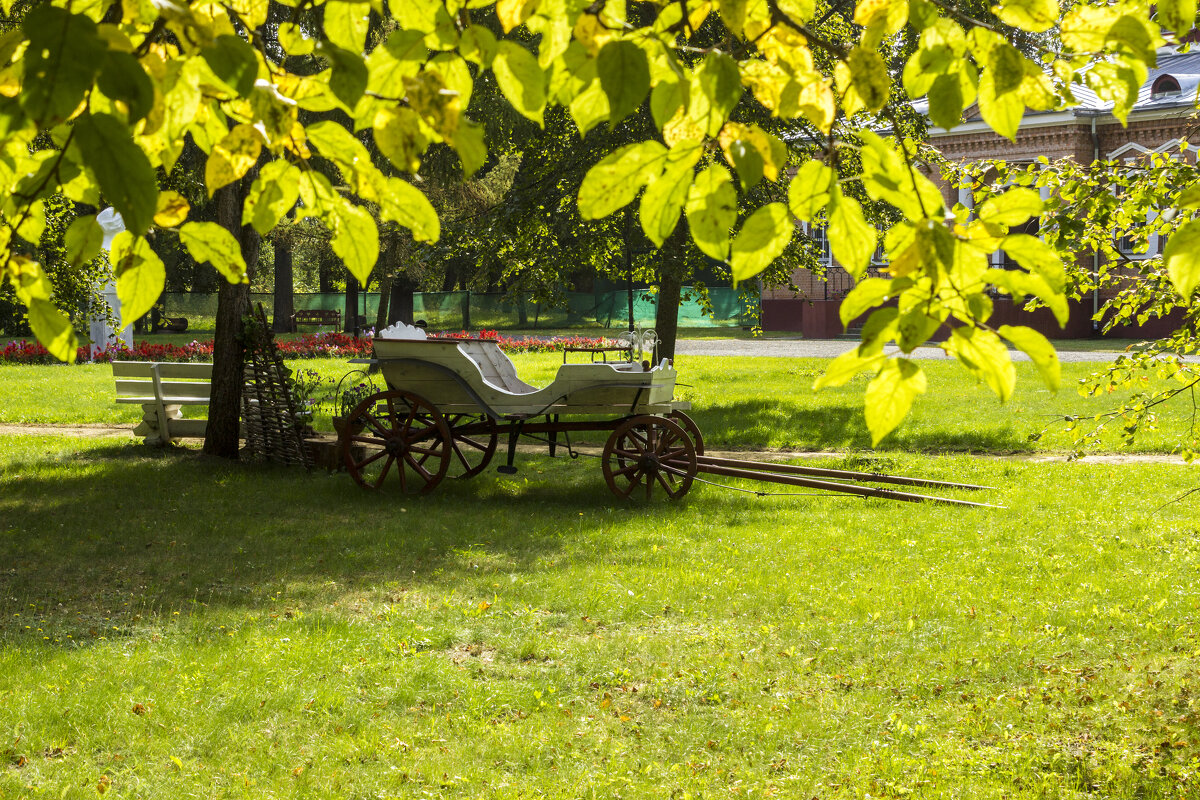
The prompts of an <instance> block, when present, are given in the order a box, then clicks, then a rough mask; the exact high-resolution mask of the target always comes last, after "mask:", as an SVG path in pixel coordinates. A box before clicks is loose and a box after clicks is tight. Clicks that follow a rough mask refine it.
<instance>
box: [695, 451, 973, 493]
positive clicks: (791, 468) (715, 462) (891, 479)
mask: <svg viewBox="0 0 1200 800" xmlns="http://www.w3.org/2000/svg"><path fill="white" fill-rule="evenodd" d="M697 461H699V463H700V468H701V469H703V468H704V466H705V465H711V466H717V467H733V468H735V469H750V470H756V471H759V472H783V473H787V474H790V475H810V476H812V477H817V478H842V479H845V480H852V481H867V482H870V483H892V484H899V485H901V486H933V487H940V488H943V489H990V488H992V487H990V486H977V485H975V484H973V483H951V482H949V481H934V480H927V479H925V478H907V477H904V476H903V475H884V474H883V473H880V472H855V471H853V470H847V469H823V468H819V467H805V466H800V465H797V464H779V463H776V462H771V461H748V460H745V459H737V458H720V457H718V456H705V455H701V456H697Z"/></svg>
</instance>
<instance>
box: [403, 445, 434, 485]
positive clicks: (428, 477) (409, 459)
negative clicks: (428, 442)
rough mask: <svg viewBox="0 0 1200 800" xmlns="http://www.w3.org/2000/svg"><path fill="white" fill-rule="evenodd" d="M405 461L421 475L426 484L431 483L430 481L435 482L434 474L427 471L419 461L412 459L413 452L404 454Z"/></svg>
mask: <svg viewBox="0 0 1200 800" xmlns="http://www.w3.org/2000/svg"><path fill="white" fill-rule="evenodd" d="M404 460H405V461H407V462H408V463H409V466H411V467H412V468H413V470H414V471H415V472H416V473H417V474H418V475H420V476H421V477H422V478H424V479H425V483H429V482H430V481H432V480H433V474H432V473H430V472H429V470H427V469H425V467H423V466H421V464H419V463H418V462H417V461H415V460H414V459H413V457H412V453H411V452H409V453H405V454H404Z"/></svg>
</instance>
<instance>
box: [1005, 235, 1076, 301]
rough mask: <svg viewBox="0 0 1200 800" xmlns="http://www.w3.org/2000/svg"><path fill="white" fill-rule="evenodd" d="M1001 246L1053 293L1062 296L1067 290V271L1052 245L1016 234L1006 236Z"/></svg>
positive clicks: (1033, 237) (1035, 238) (1028, 236)
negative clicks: (1035, 274)
mask: <svg viewBox="0 0 1200 800" xmlns="http://www.w3.org/2000/svg"><path fill="white" fill-rule="evenodd" d="M1000 246H1001V247H1002V248H1003V249H1004V252H1006V253H1008V255H1010V256H1011V257H1013V258H1015V259H1016V260H1017V262H1018V263H1019V264H1020V265H1021V266H1023V267H1025V268H1026V269H1028V270H1029V271H1030V272H1036V273H1037V274H1038V275H1040V276H1041V277H1042V278H1043V279H1045V281H1046V286H1047V287H1048V288H1050V289H1051V290H1052V291H1054V292H1055V293H1060V294H1061V293H1062V292H1063V291H1064V290H1065V288H1066V284H1067V271H1066V269H1065V268H1064V267H1063V263H1062V258H1061V257H1060V256H1059V255H1058V253H1056V252H1055V251H1054V248H1052V247H1051V246H1050V245H1048V244H1046V243H1045V242H1044V241H1042V240H1041V239H1039V238H1037V237H1036V236H1030V235H1029V234H1027V233H1014V234H1012V235H1010V236H1005V237H1004V239H1003V240H1002V241H1001V242H1000ZM1038 296H1039V297H1040V296H1041V295H1040V294H1039V295H1038Z"/></svg>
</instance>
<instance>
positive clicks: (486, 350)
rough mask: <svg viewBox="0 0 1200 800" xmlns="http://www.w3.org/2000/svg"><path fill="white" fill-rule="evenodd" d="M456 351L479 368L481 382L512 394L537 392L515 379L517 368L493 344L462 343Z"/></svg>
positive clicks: (532, 387) (498, 347)
mask: <svg viewBox="0 0 1200 800" xmlns="http://www.w3.org/2000/svg"><path fill="white" fill-rule="evenodd" d="M458 350H459V352H461V353H462V354H463V355H465V356H466V357H467V358H469V359H471V361H473V362H474V363H475V365H476V366H477V367H479V373H480V374H481V375H482V376H483V380H484V381H485V382H486V383H488V384H490V385H491V386H493V387H495V388H497V389H502V390H503V391H506V392H511V393H513V394H529V393H531V392H536V391H537V390H538V389H537V387H536V386H530V385H529V384H528V383H526V382H525V381H523V380H521V379H520V378H518V377H517V368H516V367H515V366H513V363H512V359H510V358H509V357H508V356H507V355H505V354H504V351H502V350H501V349H500V345H498V344H496V343H495V342H487V341H478V340H476V341H464V342H460V343H459V345H458Z"/></svg>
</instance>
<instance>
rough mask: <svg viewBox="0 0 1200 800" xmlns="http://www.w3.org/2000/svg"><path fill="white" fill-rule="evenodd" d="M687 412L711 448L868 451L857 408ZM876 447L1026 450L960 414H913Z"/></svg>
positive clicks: (785, 404) (749, 406) (747, 404)
mask: <svg viewBox="0 0 1200 800" xmlns="http://www.w3.org/2000/svg"><path fill="white" fill-rule="evenodd" d="M689 414H690V415H691V416H692V418H693V419H695V420H696V424H697V425H698V426H699V427H700V430H701V432H702V433H703V435H704V441H705V446H706V447H708V448H710V449H734V450H741V449H745V450H756V449H771V448H778V449H785V450H816V451H820V450H843V449H851V450H869V449H872V447H871V434H870V432H869V431H868V430H867V424H866V420H865V419H864V417H863V411H862V407H861V406H860V405H854V406H849V405H847V406H837V405H830V406H818V407H813V406H811V405H808V404H802V403H800V402H794V401H789V400H786V399H781V400H774V399H772V400H770V401H755V400H750V401H742V402H736V403H727V404H713V405H708V406H705V407H704V408H702V409H695V410H693V411H691V412H689ZM874 449H877V450H880V451H905V452H924V453H956V452H1003V453H1012V452H1028V451H1032V450H1033V447H1032V445H1031V444H1030V442H1029V439H1028V437H1027V436H1026V435H1024V434H1023V433H1021V432H1019V431H1017V430H1014V429H1013V428H1012V427H1011V426H1007V425H995V424H993V425H987V426H979V425H977V424H975V423H974V422H973V421H972V420H969V419H962V418H950V419H938V420H927V419H923V418H912V419H909V420H907V421H906V422H904V423H902V424H901V426H900V428H899V429H898V430H897V431H895V432H894V433H892V434H891V435H890V436H888V437H887V438H886V439H884V440H883V441H882V442H880V444H879V446H878V447H877V448H874Z"/></svg>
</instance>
